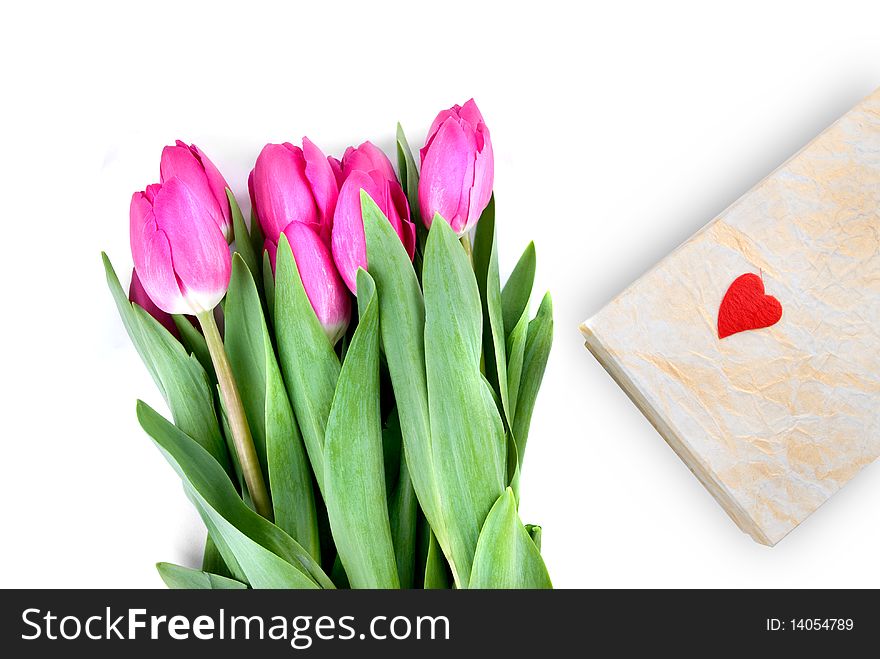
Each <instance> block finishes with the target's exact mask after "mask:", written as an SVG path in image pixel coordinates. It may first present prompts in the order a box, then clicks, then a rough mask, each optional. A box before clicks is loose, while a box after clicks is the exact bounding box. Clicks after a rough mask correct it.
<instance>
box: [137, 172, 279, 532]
mask: <svg viewBox="0 0 880 659" xmlns="http://www.w3.org/2000/svg"><path fill="white" fill-rule="evenodd" d="M215 201H216V200H215V199H214V197H213V196H212V195H211V192H210V190H209V189H207V188H203V187H199V186H194V187H190V186H189V185H187V184H186V183H185V182H184V181H183V180H182V179H180V178H178V177H176V176H173V177H170V178H165V180H164V181H163V182H162V183H161V184H153V185H150V186H147V189H146V190H144V191H143V192H135V193H134V195H132V198H131V209H130V223H131V224H130V226H131V236H130V239H131V254H132V256H133V257H134V267H135V271H136V273H137V277H138V279H139V280H140V282H141V283H142V284H143V288H144V291H145V292H146V293H147V295H148V296H149V298H150V299H151V300H153V302H155V303H156V306H157V307H159V309H161V310H162V311H164V312H166V313H169V314H178V313H191V314H194V315H195V316H196V318H198V320H199V324H200V325H201V327H202V331H203V332H204V335H205V343H206V344H207V346H208V351H209V352H210V353H211V361H212V362H213V364H214V370H215V372H216V374H217V384H218V385H219V387H220V395H221V396H222V397H223V403H224V408H225V410H226V415H227V418H228V420H229V427H230V429H231V431H232V439H233V445H234V447H235V451H236V455H237V456H238V461H239V464H240V465H241V470H242V474H243V475H244V479H245V484H246V485H247V488H248V492H249V493H250V495H251V499H252V500H253V502H254V507H255V508H256V509H257V512H259V513H260V514H261V515H263V516H264V517H267V518H271V516H272V504H271V501H270V499H269V493H268V490H267V489H266V483H265V481H264V479H263V472H262V471H261V468H260V463H259V459H258V458H257V452H256V448H255V447H254V440H253V437H252V436H251V431H250V427H249V426H248V422H247V417H246V416H245V412H244V405H243V404H242V402H241V395H240V394H239V391H238V386H237V384H236V383H235V378H234V377H233V375H232V368H231V366H230V365H229V358H228V356H227V355H226V349H225V348H224V346H223V339H222V338H221V336H220V330H219V329H218V328H217V321H216V320H215V319H214V313H213V309H214V307H216V306H217V304H218V303H219V302H220V300H221V299H222V298H223V296H224V295H225V294H226V289H227V288H228V287H229V277H230V275H231V271H232V259H231V257H230V254H229V245H228V244H227V242H226V239H225V238H224V236H223V233H222V231H221V229H220V227H219V226H218V224H217V222H216V218H215V217H214V216H213V215H212V213H211V210H212V208H215V206H213V204H215Z"/></svg>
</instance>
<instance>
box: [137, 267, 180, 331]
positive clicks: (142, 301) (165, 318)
mask: <svg viewBox="0 0 880 659" xmlns="http://www.w3.org/2000/svg"><path fill="white" fill-rule="evenodd" d="M128 299H129V300H130V301H131V302H134V303H135V304H137V305H138V306H140V307H141V308H142V309H143V310H144V311H146V312H147V313H148V314H150V315H151V316H152V317H153V318H155V319H156V320H158V321H159V322H160V323H161V324H162V326H163V327H164V328H165V329H167V330H168V331H169V332H171V333H172V334H173V335H174V336H175V337H176V338H178V339H179V338H180V330H178V329H177V325H175V324H174V319H173V318H172V317H171V314H167V313H165V312H164V311H162V310H161V309H160V308H159V307H157V306H156V303H155V302H153V301H152V300H151V299H150V296H149V295H147V292H146V291H145V290H144V285H143V284H142V283H141V280H140V279H138V275H137V271H136V270H135V269H134V268H132V269H131V286H129V288H128Z"/></svg>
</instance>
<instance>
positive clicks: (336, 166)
mask: <svg viewBox="0 0 880 659" xmlns="http://www.w3.org/2000/svg"><path fill="white" fill-rule="evenodd" d="M327 162H329V163H330V169H332V170H333V176H334V178H335V179H336V185H337V187H340V188H341V187H342V183H343V182H344V181H345V176H343V175H342V163H341V162H339V158H334V157H333V156H327Z"/></svg>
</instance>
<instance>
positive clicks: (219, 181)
mask: <svg viewBox="0 0 880 659" xmlns="http://www.w3.org/2000/svg"><path fill="white" fill-rule="evenodd" d="M189 148H190V149H192V150H193V151H194V152H195V154H196V155H197V156H198V158H199V160H200V161H201V163H202V166H203V167H204V168H205V175H206V176H207V177H208V185H209V186H210V187H211V192H213V193H214V198H215V199H216V200H217V204H218V205H219V206H220V209H221V211H222V212H223V217H224V219H225V220H226V225H227V226H228V227H229V234H228V235H227V238H228V237H230V236H231V235H232V209H231V208H230V207H229V198H228V197H227V196H226V188H228V187H229V184H228V183H227V182H226V179H225V178H223V174H221V173H220V170H219V169H217V167H216V165H214V163H213V162H211V160H210V159H209V158H208V156H206V155H205V153H204V151H202V150H201V149H200V148H199V147H197V146H196V145H195V144H191V145H190V147H189ZM224 233H226V232H225V231H224Z"/></svg>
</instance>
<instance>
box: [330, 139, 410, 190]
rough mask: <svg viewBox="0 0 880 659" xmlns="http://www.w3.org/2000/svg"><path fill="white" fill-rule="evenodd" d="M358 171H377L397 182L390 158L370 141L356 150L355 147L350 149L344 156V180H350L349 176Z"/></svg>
mask: <svg viewBox="0 0 880 659" xmlns="http://www.w3.org/2000/svg"><path fill="white" fill-rule="evenodd" d="M357 170H360V171H362V172H372V171H373V170H376V171H378V172H379V173H381V174H382V177H383V178H386V179H388V180H389V181H396V180H397V175H396V174H395V173H394V167H392V166H391V161H390V160H388V156H386V155H385V153H384V152H383V151H382V149H380V148H379V147H377V146H376V145H375V144H373V143H372V142H370V141H366V142H364V143H363V144H361V145H360V146H359V147H358V148H356V149H355V148H354V147H353V146H350V147H348V148H347V149H346V150H345V154H343V156H342V176H343V179H346V178H348V175H349V174H351V173H352V172H353V171H357Z"/></svg>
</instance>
